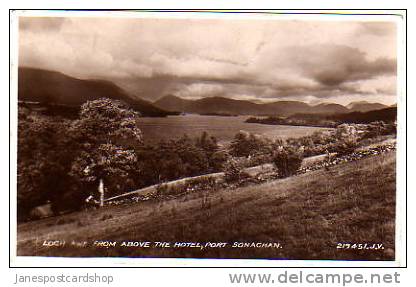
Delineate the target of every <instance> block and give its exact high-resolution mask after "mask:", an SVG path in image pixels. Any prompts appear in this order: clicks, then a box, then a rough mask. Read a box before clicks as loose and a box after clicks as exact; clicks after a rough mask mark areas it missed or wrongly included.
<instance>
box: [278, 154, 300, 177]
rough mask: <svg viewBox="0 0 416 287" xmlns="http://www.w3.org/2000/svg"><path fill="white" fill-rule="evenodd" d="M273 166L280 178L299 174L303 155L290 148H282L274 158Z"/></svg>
mask: <svg viewBox="0 0 416 287" xmlns="http://www.w3.org/2000/svg"><path fill="white" fill-rule="evenodd" d="M272 160H273V164H274V165H275V167H276V168H277V170H278V172H279V176H280V177H288V176H291V175H293V174H295V173H296V172H297V170H298V169H299V168H300V166H301V165H302V161H303V153H302V152H301V151H299V150H298V149H296V148H293V147H290V146H285V147H283V146H280V147H279V148H278V149H277V150H276V151H275V152H274V153H273V156H272Z"/></svg>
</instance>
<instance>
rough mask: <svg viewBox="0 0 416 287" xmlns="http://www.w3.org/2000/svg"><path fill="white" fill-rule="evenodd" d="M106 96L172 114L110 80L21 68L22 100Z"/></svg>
mask: <svg viewBox="0 0 416 287" xmlns="http://www.w3.org/2000/svg"><path fill="white" fill-rule="evenodd" d="M103 97H105V98H110V99H115V100H121V101H124V102H125V103H127V104H128V105H130V107H131V108H133V109H134V110H136V111H138V112H140V113H141V114H142V115H143V116H166V115H168V114H169V113H168V112H166V111H164V110H162V109H160V108H157V107H155V106H153V105H152V104H151V103H149V102H147V101H145V100H142V99H138V98H133V97H131V96H129V95H128V94H127V93H126V92H125V91H124V90H123V89H121V88H120V87H118V86H117V85H115V84H114V83H112V82H110V81H104V80H81V79H77V78H73V77H70V76H67V75H65V74H62V73H59V72H55V71H48V70H42V69H35V68H26V67H21V68H19V79H18V99H19V101H28V102H39V103H41V104H51V105H61V106H71V107H79V106H80V105H82V104H83V103H85V102H86V101H88V100H96V99H99V98H103Z"/></svg>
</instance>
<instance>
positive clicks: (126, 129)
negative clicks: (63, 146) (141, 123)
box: [71, 98, 142, 195]
mask: <svg viewBox="0 0 416 287" xmlns="http://www.w3.org/2000/svg"><path fill="white" fill-rule="evenodd" d="M138 116H139V114H138V113H136V112H135V111H133V110H131V109H129V108H128V107H127V106H126V105H125V104H123V103H122V102H119V101H113V100H110V99H106V98H103V99H99V100H94V101H89V102H86V103H85V104H83V105H82V106H81V112H80V118H79V119H78V120H76V121H74V122H73V124H72V126H71V132H72V134H73V138H74V139H75V140H76V141H77V142H79V143H80V150H81V152H80V153H79V154H78V156H77V158H76V159H75V160H74V162H73V164H72V167H71V175H72V176H73V177H74V178H76V179H78V180H79V181H80V182H82V183H86V184H91V183H93V184H94V185H95V186H99V184H100V182H101V183H104V184H105V187H107V189H110V190H109V194H110V195H111V194H114V193H117V192H119V191H124V190H125V189H128V188H130V187H132V186H133V185H134V183H133V182H132V180H131V179H130V176H129V175H130V174H131V173H132V171H133V169H134V167H135V163H136V161H137V157H136V155H135V153H134V150H133V148H134V147H136V146H140V145H142V133H141V131H140V129H139V128H138V126H137V122H136V120H137V117H138ZM99 192H100V190H99Z"/></svg>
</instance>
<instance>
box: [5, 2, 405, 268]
mask: <svg viewBox="0 0 416 287" xmlns="http://www.w3.org/2000/svg"><path fill="white" fill-rule="evenodd" d="M275 11H276V12H283V13H290V12H296V13H300V12H307V13H308V12H309V13H310V12H314V13H315V12H316V13H318V12H320V11H315V10H314V11H309V10H275ZM340 11H342V13H344V14H346V13H353V14H358V13H360V11H358V10H323V11H321V12H324V13H331V12H334V13H337V12H338V13H339V12H340ZM243 12H244V11H243ZM361 13H366V14H369V13H371V14H375V15H377V14H382V13H389V14H391V13H394V14H401V15H402V17H403V18H400V17H398V16H385V15H378V16H362V15H287V14H244V13H243V14H234V13H233V14H222V13H198V12H186V13H168V12H163V13H160V12H137V11H136V12H120V11H111V12H110V11H99V12H97V11H82V12H79V11H62V10H61V11H39V10H37V11H13V12H12V14H11V22H10V57H11V59H10V63H11V65H10V73H11V79H10V93H11V95H10V122H11V131H10V140H11V142H10V153H11V154H10V186H11V187H16V174H17V168H16V164H17V159H16V155H17V153H16V152H17V149H16V147H17V134H16V132H17V74H18V73H17V71H18V65H17V59H18V17H19V16H33V17H36V16H50V17H123V18H155V17H156V18H164V19H172V18H174V19H196V18H197V19H233V20H238V19H241V20H242V19H244V20H247V19H250V20H273V21H276V20H277V21H285V20H309V21H310V20H315V21H316V20H319V21H393V22H395V23H396V24H397V29H398V30H397V63H398V76H397V94H398V98H397V104H398V138H397V140H398V146H397V147H398V150H397V181H396V182H397V191H396V202H397V203H396V239H395V241H396V260H395V261H381V262H380V261H336V260H263V259H255V260H253V259H250V260H246V259H238V260H236V259H178V258H173V259H159V258H154V259H141V258H60V257H23V256H16V223H15V219H16V188H12V189H11V191H10V192H11V194H10V195H11V198H10V206H11V209H10V226H11V230H10V254H11V257H10V265H11V266H12V267H18V266H20V267H39V266H42V267H79V266H81V267H85V266H89V267H127V266H128V267H161V266H162V267H254V266H255V267H399V266H402V267H403V266H405V263H406V250H405V247H406V236H405V235H406V226H405V220H406V218H405V214H404V211H405V210H406V180H405V179H406V171H405V161H406V155H405V150H406V129H405V124H406V114H405V112H406V89H405V87H406V82H405V81H406V54H405V49H406V37H405V35H406V31H405V28H406V27H405V23H406V14H405V13H404V12H403V11H388V10H386V11H382V10H374V11H368V10H365V11H361Z"/></svg>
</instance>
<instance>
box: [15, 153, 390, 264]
mask: <svg viewBox="0 0 416 287" xmlns="http://www.w3.org/2000/svg"><path fill="white" fill-rule="evenodd" d="M395 182H396V179H395V153H394V152H390V153H388V154H384V155H379V156H374V157H370V158H367V159H363V160H360V161H356V162H349V163H345V164H340V165H337V166H334V167H331V168H330V169H329V171H326V170H324V169H323V170H318V171H314V172H310V173H306V174H303V175H299V176H293V177H291V178H287V179H281V180H276V181H273V182H269V183H265V184H261V185H257V186H249V187H243V188H237V189H229V190H221V191H217V192H214V193H211V194H207V193H205V194H204V193H194V194H188V195H185V196H183V197H179V198H175V199H171V200H167V201H161V202H158V201H147V202H140V203H137V204H133V205H121V206H111V207H104V208H102V209H99V210H94V211H83V212H80V213H73V214H68V215H63V216H60V217H55V218H48V219H44V220H40V221H36V222H29V223H23V224H20V225H19V226H18V238H17V240H18V249H17V252H18V255H42V256H81V257H83V256H129V257H155V256H156V257H205V258H224V257H225V258H274V259H346V260H352V259H355V260H359V259H362V260H369V259H371V260H393V259H394V226H395V225H394V218H395ZM44 239H53V240H66V242H67V244H66V245H65V246H64V247H43V246H41V244H42V242H43V240H44ZM72 240H75V241H84V240H85V241H87V242H88V243H92V242H94V241H95V240H115V241H119V242H121V241H123V240H134V241H140V240H142V241H170V242H172V243H174V242H178V241H180V242H201V243H205V242H228V243H230V244H232V243H233V242H279V243H280V244H281V245H282V247H283V248H279V249H274V248H230V247H228V248H227V247H226V248H222V249H221V248H205V249H200V248H176V249H174V248H164V249H161V248H139V247H120V246H117V247H112V248H98V247H85V248H81V247H73V246H71V245H70V242H71V241H72ZM348 242H351V243H382V244H383V245H384V248H385V249H384V250H357V249H353V250H341V249H337V248H336V247H337V243H348Z"/></svg>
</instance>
